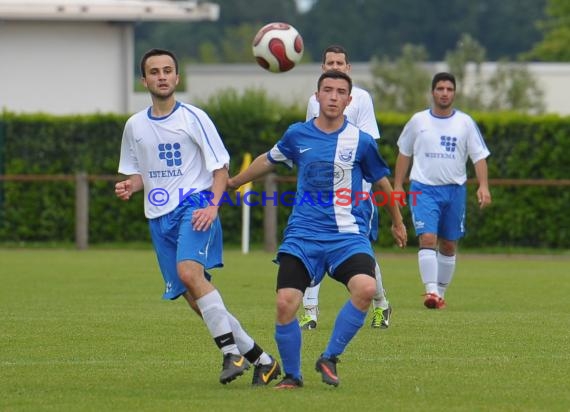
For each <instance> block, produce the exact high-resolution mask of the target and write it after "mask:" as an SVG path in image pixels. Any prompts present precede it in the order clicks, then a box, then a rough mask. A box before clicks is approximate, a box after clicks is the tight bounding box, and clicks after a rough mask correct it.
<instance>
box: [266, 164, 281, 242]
mask: <svg viewBox="0 0 570 412" xmlns="http://www.w3.org/2000/svg"><path fill="white" fill-rule="evenodd" d="M264 186H265V187H264V190H265V194H266V195H267V197H271V194H273V193H275V196H278V194H277V179H276V175H275V173H270V174H268V175H267V176H266V177H265V183H264ZM278 203H279V201H278V199H275V200H274V201H273V204H271V202H266V204H265V205H264V207H263V249H264V250H265V251H266V252H275V251H276V250H277V207H278V206H277V205H278Z"/></svg>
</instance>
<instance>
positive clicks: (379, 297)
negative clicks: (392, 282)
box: [372, 262, 390, 309]
mask: <svg viewBox="0 0 570 412" xmlns="http://www.w3.org/2000/svg"><path fill="white" fill-rule="evenodd" d="M389 305H390V303H389V302H388V299H387V298H386V292H385V291H384V285H383V284H382V272H380V266H379V265H378V262H376V294H375V295H374V299H373V301H372V306H374V308H375V309H376V308H380V309H388V306H389Z"/></svg>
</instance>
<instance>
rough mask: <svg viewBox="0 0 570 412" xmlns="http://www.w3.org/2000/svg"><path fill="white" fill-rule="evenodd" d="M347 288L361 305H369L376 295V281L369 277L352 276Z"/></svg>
mask: <svg viewBox="0 0 570 412" xmlns="http://www.w3.org/2000/svg"><path fill="white" fill-rule="evenodd" d="M348 287H349V290H350V294H351V295H352V297H353V298H354V299H357V300H359V301H361V302H363V304H366V302H368V303H370V302H371V301H372V299H373V298H374V295H375V294H376V281H375V280H374V278H373V277H371V276H369V275H356V276H353V277H352V278H351V280H350V282H349V285H348Z"/></svg>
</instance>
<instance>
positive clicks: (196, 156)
mask: <svg viewBox="0 0 570 412" xmlns="http://www.w3.org/2000/svg"><path fill="white" fill-rule="evenodd" d="M141 74H142V82H143V84H144V86H145V87H146V88H147V89H148V91H149V93H150V95H151V98H152V106H151V107H149V108H148V109H145V110H142V111H140V112H139V113H136V114H134V115H133V116H131V117H130V118H129V119H128V120H127V123H126V125H125V129H124V132H123V139H122V142H121V157H120V162H119V173H121V174H123V175H127V176H128V178H127V179H126V180H123V181H120V182H118V183H117V184H116V185H115V194H116V195H117V197H119V198H120V199H123V200H129V199H130V197H131V196H132V194H133V193H134V192H137V191H140V190H144V210H145V215H146V217H147V218H148V219H149V227H150V233H151V237H152V242H153V246H154V249H155V251H156V255H157V260H158V264H159V267H160V270H161V273H162V276H163V278H164V283H165V292H164V294H163V298H164V299H177V298H178V297H180V296H183V297H184V298H185V299H186V301H187V302H188V304H189V305H190V307H191V308H192V309H193V310H194V311H195V312H196V313H197V314H198V315H199V316H200V317H202V319H203V320H204V323H205V324H206V326H207V328H208V330H209V332H210V334H211V335H212V337H213V338H214V342H215V343H216V345H217V346H218V348H219V349H220V350H221V352H222V353H223V358H224V359H223V366H222V372H221V375H220V382H221V383H223V384H226V383H228V382H231V381H232V380H234V379H235V378H236V377H238V376H240V375H243V373H244V371H245V370H246V369H248V368H249V365H250V363H252V364H254V365H255V372H254V376H253V381H252V384H253V385H267V384H268V383H269V382H270V381H271V380H273V379H275V378H277V376H279V375H280V372H281V369H280V366H279V363H278V362H277V361H276V360H275V359H273V358H272V357H271V356H270V355H269V354H267V353H266V352H264V351H263V349H262V348H261V347H260V346H259V345H258V344H257V343H255V341H254V340H253V339H252V338H251V337H250V336H249V335H248V334H247V333H246V332H245V331H244V329H243V328H242V327H241V325H240V323H239V321H238V320H237V319H236V318H235V317H234V316H233V315H232V314H231V313H230V312H229V311H228V310H227V309H226V307H225V306H224V302H223V300H222V297H221V296H220V294H219V292H218V291H217V290H216V289H215V288H214V286H213V285H212V284H211V283H210V282H209V280H210V275H209V274H208V273H207V272H205V269H210V268H215V267H221V266H222V265H223V262H222V227H221V224H220V219H219V217H218V206H217V205H218V204H219V203H218V202H219V200H220V198H221V196H222V194H223V192H224V190H225V188H226V183H227V179H228V164H229V160H230V158H229V154H228V152H227V150H226V148H225V147H224V144H223V142H222V139H221V138H220V136H219V134H218V132H217V130H216V127H215V126H214V124H213V123H212V121H211V120H210V118H209V117H208V115H207V114H206V113H205V112H204V111H202V110H200V109H199V108H197V107H195V106H192V105H189V104H185V103H181V102H178V101H176V99H175V96H174V90H175V88H176V85H177V84H178V81H179V75H178V62H177V60H176V57H175V55H174V54H172V53H171V52H170V51H168V50H161V49H152V50H149V51H148V52H147V53H145V55H144V56H143V58H142V60H141ZM205 195H208V197H207V198H208V199H210V202H204V196H205Z"/></svg>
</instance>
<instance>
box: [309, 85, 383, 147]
mask: <svg viewBox="0 0 570 412" xmlns="http://www.w3.org/2000/svg"><path fill="white" fill-rule="evenodd" d="M350 95H351V96H352V101H351V102H350V104H349V105H348V106H346V109H344V114H345V115H346V118H347V119H348V121H349V122H350V123H352V124H353V125H355V126H356V127H358V128H359V129H360V130H362V131H365V132H366V133H368V134H369V135H370V136H372V137H373V138H375V139H380V131H379V130H378V123H377V122H376V115H375V114H374V105H373V104H372V97H371V96H370V93H368V92H367V91H366V90H364V89H361V88H360V87H356V86H354V87H353V88H352V92H351V93H350ZM318 115H319V102H317V98H316V97H315V95H314V94H313V95H312V96H311V98H310V99H309V103H308V105H307V118H306V120H311V119H312V118H314V117H317V116H318Z"/></svg>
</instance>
